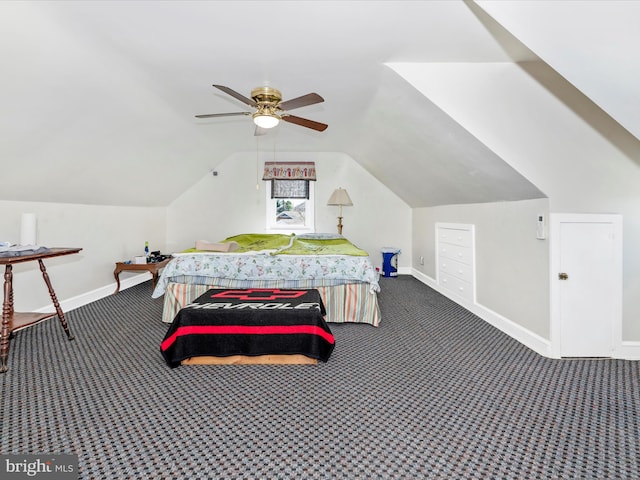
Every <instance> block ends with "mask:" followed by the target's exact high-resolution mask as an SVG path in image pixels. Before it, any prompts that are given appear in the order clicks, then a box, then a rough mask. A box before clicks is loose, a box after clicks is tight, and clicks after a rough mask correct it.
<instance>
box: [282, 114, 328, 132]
mask: <svg viewBox="0 0 640 480" xmlns="http://www.w3.org/2000/svg"><path fill="white" fill-rule="evenodd" d="M282 120H284V121H285V122H289V123H295V124H296V125H300V126H302V127H307V128H312V129H313V130H318V131H319V132H324V131H325V130H326V129H327V127H328V126H329V125H326V124H324V123H320V122H314V121H313V120H309V119H308V118H301V117H296V116H295V115H283V116H282Z"/></svg>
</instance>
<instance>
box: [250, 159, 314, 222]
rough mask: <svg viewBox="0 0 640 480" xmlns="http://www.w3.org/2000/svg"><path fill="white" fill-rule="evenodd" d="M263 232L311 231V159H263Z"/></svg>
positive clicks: (312, 165) (312, 185)
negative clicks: (264, 185)
mask: <svg viewBox="0 0 640 480" xmlns="http://www.w3.org/2000/svg"><path fill="white" fill-rule="evenodd" d="M262 179H263V180H264V181H265V182H266V184H267V188H266V189H265V190H266V192H267V193H266V195H267V202H266V203H267V232H270V231H275V232H282V233H284V232H287V233H298V232H313V231H315V223H314V215H313V214H314V202H313V191H314V184H315V180H316V166H315V163H314V162H265V164H264V175H263V177H262Z"/></svg>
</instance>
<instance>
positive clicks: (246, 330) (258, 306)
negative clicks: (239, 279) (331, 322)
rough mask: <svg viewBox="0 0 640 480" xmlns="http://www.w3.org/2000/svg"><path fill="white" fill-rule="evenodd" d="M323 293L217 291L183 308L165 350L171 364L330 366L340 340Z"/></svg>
mask: <svg viewBox="0 0 640 480" xmlns="http://www.w3.org/2000/svg"><path fill="white" fill-rule="evenodd" d="M324 315H326V311H325V307H324V304H323V303H322V298H321V297H320V294H319V292H318V290H281V289H244V290H225V289H211V290H209V291H208V292H206V293H205V294H204V295H201V296H200V297H198V298H197V299H196V300H195V301H193V302H192V303H190V304H188V305H186V306H185V307H184V308H182V309H181V310H180V311H179V312H178V314H177V315H176V317H175V319H174V320H173V322H172V323H171V326H170V327H169V330H168V331H167V334H166V335H165V337H164V340H163V341H162V343H161V345H160V351H161V352H162V355H163V357H164V359H165V361H166V362H167V365H169V366H170V367H172V368H174V367H177V366H179V365H180V362H181V361H182V360H186V359H187V358H191V357H198V356H217V357H226V356H230V355H284V354H302V355H306V356H308V357H311V358H316V359H318V360H321V361H323V362H326V361H327V360H328V359H329V356H330V355H331V352H332V351H333V348H334V346H335V340H334V338H333V334H332V333H331V330H329V326H328V325H327V323H326V322H325V320H324Z"/></svg>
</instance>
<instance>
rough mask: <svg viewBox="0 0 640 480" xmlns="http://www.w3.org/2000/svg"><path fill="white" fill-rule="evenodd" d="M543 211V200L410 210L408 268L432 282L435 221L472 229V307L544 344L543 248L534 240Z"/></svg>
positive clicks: (546, 247)
mask: <svg viewBox="0 0 640 480" xmlns="http://www.w3.org/2000/svg"><path fill="white" fill-rule="evenodd" d="M548 208H549V206H548V201H547V200H546V199H540V200H526V201H520V202H501V203H482V204H474V205H450V206H443V207H429V208H416V209H414V211H413V252H414V254H413V262H414V264H413V265H414V269H415V270H417V271H418V272H421V273H423V274H424V275H426V276H427V277H429V278H431V279H432V280H433V281H434V282H435V279H436V271H435V269H436V259H435V248H436V244H435V224H436V223H437V222H446V223H470V224H473V225H475V232H476V233H475V234H476V238H475V242H476V301H477V303H478V304H479V305H481V306H482V307H484V308H487V309H489V310H491V311H492V312H495V313H497V314H499V315H501V316H503V317H505V318H506V319H508V320H510V321H512V322H515V323H516V324H517V325H519V326H520V327H522V328H524V329H526V330H528V331H530V332H533V333H534V334H536V335H538V336H540V337H542V338H545V339H549V332H550V323H549V320H550V311H549V275H548V271H549V268H548V264H549V245H548V240H538V239H536V218H537V215H538V214H545V215H546V214H547V212H548ZM420 256H424V258H425V262H424V265H420V264H419V261H418V259H419V257H420Z"/></svg>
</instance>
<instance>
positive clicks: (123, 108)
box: [0, 0, 640, 207]
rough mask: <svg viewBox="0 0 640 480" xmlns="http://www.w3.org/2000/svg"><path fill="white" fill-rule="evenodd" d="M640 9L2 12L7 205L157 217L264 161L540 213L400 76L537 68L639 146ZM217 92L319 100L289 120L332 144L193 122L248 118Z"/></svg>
mask: <svg viewBox="0 0 640 480" xmlns="http://www.w3.org/2000/svg"><path fill="white" fill-rule="evenodd" d="M632 4H633V2H615V1H608V2H607V1H603V2H599V1H588V2H575V1H553V2H551V1H550V2H546V1H535V2H532V1H513V2H512V1H498V2H494V1H479V2H474V3H472V2H465V1H452V0H446V1H434V0H431V1H407V2H402V1H388V2H387V1H372V2H364V1H335V2H333V1H305V2H291V1H278V2H276V1H257V2H251V1H228V2H227V1H209V2H207V1H140V2H136V1H123V2H120V1H106V2H100V1H91V2H77V1H71V2H63V1H55V2H53V1H52V2H27V1H19V2H14V1H5V2H2V3H0V58H2V70H3V75H2V76H0V106H1V108H2V114H1V115H0V131H1V132H2V133H1V136H2V139H1V141H0V164H1V170H0V171H1V172H2V173H1V176H2V179H3V180H4V181H3V182H2V188H1V189H0V200H18V201H45V202H61V203H86V204H105V205H150V206H151V205H153V206H163V205H168V204H169V203H170V202H171V201H172V200H174V199H175V198H176V197H177V196H179V195H180V194H181V193H182V192H184V191H185V190H186V189H188V188H189V187H190V186H192V185H193V184H194V183H195V182H197V181H198V180H199V179H200V178H202V176H203V175H205V174H206V173H207V172H208V171H209V170H211V169H213V168H215V167H216V166H217V165H219V164H220V163H221V162H223V161H224V160H225V159H226V158H227V157H229V156H230V155H231V154H233V153H235V152H255V151H256V149H258V150H269V151H271V150H275V151H283V152H284V151H293V152H345V153H347V154H349V155H350V156H351V157H352V158H353V159H354V160H355V161H357V162H359V163H360V164H361V165H362V166H363V167H364V168H365V169H366V170H368V171H369V172H370V173H371V174H373V175H374V176H375V177H377V178H378V179H379V180H380V181H382V182H383V183H384V184H385V185H386V186H387V187H388V188H390V189H391V190H392V191H394V192H395V193H396V194H397V195H398V196H399V197H400V198H402V199H403V200H404V201H405V202H406V203H407V204H408V205H409V206H411V207H422V206H433V205H444V204H456V203H478V202H490V201H501V200H520V199H528V198H539V197H544V196H545V194H544V192H543V191H542V190H543V189H542V188H541V187H540V186H539V185H534V184H532V183H531V182H530V181H529V180H528V179H527V178H525V177H524V176H523V175H521V174H520V173H518V172H517V171H516V170H515V169H514V168H513V167H512V166H510V164H509V162H508V161H506V160H505V159H503V158H501V157H500V156H498V155H497V154H496V153H494V152H493V151H491V149H490V148H488V147H487V146H486V145H484V144H483V143H481V142H480V141H479V140H478V139H477V138H475V137H474V136H473V135H471V134H470V133H469V132H468V131H467V130H465V129H464V128H463V127H462V126H461V125H460V124H459V123H458V122H457V121H456V119H455V118H453V117H452V116H450V115H449V114H447V113H445V112H444V111H443V110H442V109H441V108H440V107H439V106H438V105H436V104H435V103H434V102H433V101H432V100H430V98H429V97H428V96H426V95H424V94H423V93H421V92H420V91H419V90H418V89H416V88H415V87H414V86H412V84H411V83H409V82H408V81H407V80H405V79H404V78H403V77H402V76H401V75H399V74H398V73H396V70H395V69H394V68H392V67H393V65H394V64H400V63H402V64H407V63H416V64H421V63H431V64H438V63H440V64H450V63H461V64H463V63H466V64H474V63H475V64H477V63H497V62H541V63H543V64H545V65H547V66H548V67H549V68H553V69H554V70H555V71H556V72H558V73H559V74H561V75H562V76H564V78H566V79H567V80H568V81H569V82H571V84H572V85H573V86H574V87H575V88H576V89H578V90H580V91H581V92H582V93H583V94H585V95H586V96H587V97H589V98H590V99H591V100H592V101H593V102H595V103H596V104H597V105H598V106H599V107H600V108H602V109H603V110H604V111H606V112H607V113H608V115H610V116H611V117H612V118H613V119H615V121H616V122H618V124H619V125H621V126H622V127H624V128H626V129H627V130H628V131H629V132H630V133H631V134H632V135H634V136H635V137H638V138H640V121H639V120H640V118H639V116H640V108H638V95H637V91H634V89H637V85H640V81H639V80H640V70H639V67H638V63H637V62H635V63H633V62H629V60H628V53H627V52H628V51H629V48H631V47H633V48H635V46H637V45H638V44H640V42H638V41H637V40H640V39H638V38H633V37H638V36H640V34H639V33H636V31H637V29H636V26H635V24H634V21H635V20H637V18H639V14H640V9H639V8H638V5H640V2H638V3H636V4H635V5H632ZM634 40H635V41H634ZM212 84H219V85H226V86H228V87H230V88H232V89H234V90H236V91H237V92H240V93H241V94H243V95H245V96H249V93H250V91H251V89H252V88H254V87H256V86H261V85H270V86H272V87H275V88H278V89H279V90H280V91H281V92H282V93H283V96H284V98H285V100H286V99H290V98H294V97H298V96H300V95H304V94H306V93H309V92H317V93H319V94H320V95H322V96H323V97H324V99H325V102H324V103H321V104H317V105H312V106H307V107H303V108H300V109H299V110H295V111H294V112H292V113H294V114H295V115H299V116H302V117H305V118H309V119H312V120H316V121H319V122H323V123H327V124H329V128H328V129H327V130H326V131H325V132H316V131H313V130H309V129H306V128H302V127H299V126H296V125H292V124H288V123H284V124H281V125H280V126H278V127H277V128H276V129H274V130H273V131H270V132H269V134H268V135H266V136H262V137H255V136H254V127H253V125H252V123H251V119H250V117H245V116H240V117H228V118H213V119H206V120H202V119H196V118H195V117H194V115H196V114H205V113H219V112H237V111H246V110H247V108H246V105H244V104H242V103H241V102H239V101H238V100H236V99H234V98H232V97H230V96H229V95H226V94H224V93H223V92H221V91H219V90H217V89H215V88H213V87H212V86H211V85H212ZM490 113H491V112H487V115H490Z"/></svg>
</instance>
